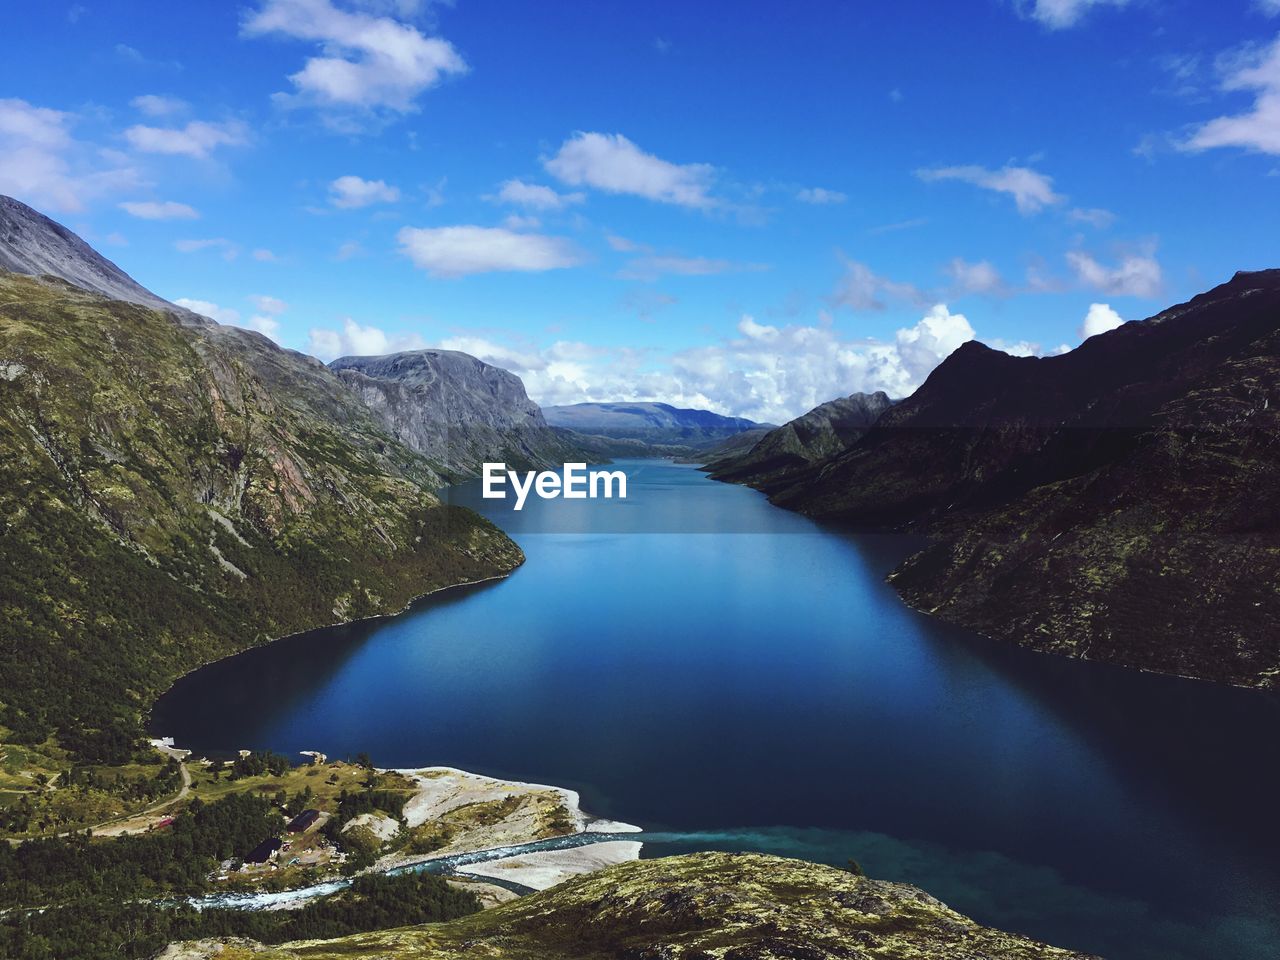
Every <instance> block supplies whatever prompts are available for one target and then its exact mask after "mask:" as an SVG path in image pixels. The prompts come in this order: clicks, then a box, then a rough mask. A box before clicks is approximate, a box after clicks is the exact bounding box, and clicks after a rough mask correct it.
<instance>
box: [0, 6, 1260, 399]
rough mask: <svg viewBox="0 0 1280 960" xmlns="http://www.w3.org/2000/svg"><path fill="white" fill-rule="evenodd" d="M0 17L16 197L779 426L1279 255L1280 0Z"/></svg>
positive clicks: (214, 309)
mask: <svg viewBox="0 0 1280 960" xmlns="http://www.w3.org/2000/svg"><path fill="white" fill-rule="evenodd" d="M6 6H9V7H10V8H11V9H10V12H9V13H8V14H7V16H6V21H7V23H9V24H10V25H11V26H14V25H16V29H15V30H14V32H13V33H11V37H10V42H9V43H7V44H6V55H5V57H4V59H3V60H0V193H4V194H9V195H11V196H15V197H17V198H18V199H20V200H23V201H25V202H27V203H29V204H31V205H32V206H34V207H36V208H37V209H39V210H41V211H42V212H44V213H46V214H48V215H49V216H52V217H53V218H54V219H56V220H58V221H60V222H62V223H65V224H66V225H67V226H69V227H70V228H71V229H73V230H75V231H76V232H77V233H79V234H81V235H82V236H84V237H85V238H86V239H87V240H88V241H89V242H90V243H92V244H93V245H94V246H95V247H97V248H98V249H99V250H100V251H102V252H103V253H104V254H105V255H106V256H107V257H109V258H110V259H112V260H114V261H115V262H116V263H118V264H119V265H120V266H121V267H123V268H124V269H125V270H126V271H127V272H128V273H130V274H131V275H132V276H133V277H135V278H136V279H137V280H138V281H139V282H141V283H142V284H143V285H144V286H146V287H148V288H150V289H152V290H154V291H155V292H157V293H158V294H160V295H161V296H164V297H166V298H168V299H171V300H174V301H176V302H180V303H182V304H184V305H186V306H190V307H191V308H192V309H195V310H197V311H198V312H201V313H205V314H207V315H209V316H211V317H213V318H214V319H217V320H220V321H222V322H226V323H234V324H238V325H241V326H245V327H250V328H253V329H256V330H259V331H260V332H262V333H264V334H266V335H268V336H270V337H272V338H273V339H274V340H276V341H277V342H279V343H280V344H282V345H284V346H286V347H290V348H293V349H297V350H302V351H305V352H307V353H311V354H314V355H316V356H318V357H320V358H321V359H324V360H330V359H333V358H335V357H337V356H341V355H346V354H382V353H388V352H393V351H396V350H403V349H417V348H422V347H428V346H431V347H444V348H451V349H459V350H465V351H467V352H469V353H473V354H475V355H477V356H479V357H481V358H482V359H485V360H488V361H490V362H492V363H496V364H498V365H499V366H503V367H505V368H507V369H510V370H512V371H514V372H516V373H517V374H519V375H520V376H521V377H522V378H523V379H524V381H525V384H526V386H527V388H528V390H529V393H530V395H531V396H532V397H533V398H534V399H535V400H537V401H539V402H540V403H543V404H544V405H546V404H555V403H573V402H580V401H585V400H636V399H652V400H663V401H667V402H670V403H674V404H677V405H682V406H694V407H702V408H706V409H711V410H715V411H717V412H720V413H725V414H733V415H739V416H747V417H751V418H752V419H756V420H765V421H772V422H781V421H783V420H785V419H788V418H789V417H793V416H796V415H798V414H800V413H803V412H804V411H805V410H807V409H809V408H811V407H812V406H814V405H816V404H818V403H821V402H823V401H826V400H829V399H832V398H833V397H836V396H842V395H845V394H848V393H851V392H854V391H858V390H865V391H871V390H881V389H882V390H885V391H887V392H888V393H889V394H890V395H891V396H894V397H902V396H906V395H908V394H909V393H910V392H911V391H912V390H914V389H915V388H916V387H918V386H919V384H920V383H921V382H922V381H923V380H924V378H925V377H926V376H927V375H928V373H929V371H930V370H931V369H932V368H933V367H934V366H936V365H937V363H939V362H940V361H941V360H942V359H943V358H945V357H946V355H947V354H949V353H950V352H951V351H952V350H954V349H955V348H956V347H957V346H959V344H960V343H962V342H964V341H965V340H968V339H971V338H975V337H976V338H977V339H980V340H982V341H983V342H985V343H987V344H989V345H992V346H995V347H998V348H1000V349H1005V350H1008V351H1010V352H1013V353H1019V354H1042V355H1043V354H1053V353H1056V352H1061V351H1064V350H1069V349H1071V348H1073V347H1074V346H1076V345H1078V344H1079V343H1080V342H1081V340H1082V339H1083V338H1084V337H1086V336H1089V335H1092V334H1095V333H1099V332H1102V331H1104V330H1106V329H1109V328H1110V327H1113V326H1115V325H1117V324H1119V323H1120V322H1122V321H1125V320H1134V319H1141V318H1144V317H1148V316H1151V315H1153V314H1155V313H1158V312H1159V311H1160V310H1162V309H1163V308H1165V307H1167V306H1169V305H1171V304H1174V303H1178V302H1181V301H1184V300H1186V299H1188V298H1190V297H1191V296H1193V295H1194V294H1196V293H1198V292H1200V291H1202V290H1205V289H1208V288H1209V287H1211V286H1213V285H1215V284H1217V283H1220V282H1223V281H1225V280H1227V279H1229V278H1230V276H1231V275H1232V274H1233V273H1234V272H1235V271H1236V270H1241V269H1260V268H1266V267H1280V230H1277V225H1278V224H1280V0H1239V2H1232V0H1218V2H1212V3H1210V2H1200V0H965V2H935V3H923V2H917V0H900V2H896V3H893V4H879V3H870V2H825V3H819V2H813V3H803V4H780V3H776V2H770V3H766V2H757V0H738V2H732V3H731V2H728V0H722V2H706V3H687V2H685V3H675V2H665V0H652V2H647V3H643V4H641V3H627V2H620V0H583V2H579V0H556V2H554V3H547V2H542V3H533V2H524V3H516V2H498V0H455V2H452V3H440V2H435V3H432V2H427V0H253V2H242V3H237V2H230V0H224V2H219V3H207V4H174V3H162V2H134V3H125V2H104V0H84V2H82V3H58V2H48V3H42V4H22V5H19V4H17V3H12V2H10V3H7V4H6ZM15 37H16V38H17V40H16V42H15V40H14V38H15Z"/></svg>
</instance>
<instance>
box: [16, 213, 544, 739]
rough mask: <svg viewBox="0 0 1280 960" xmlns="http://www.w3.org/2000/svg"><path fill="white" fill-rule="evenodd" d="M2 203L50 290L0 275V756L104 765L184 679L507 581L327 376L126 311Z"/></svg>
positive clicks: (55, 232)
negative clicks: (273, 643) (55, 745)
mask: <svg viewBox="0 0 1280 960" xmlns="http://www.w3.org/2000/svg"><path fill="white" fill-rule="evenodd" d="M14 203H15V202H13V201H10V202H7V203H5V204H4V205H3V206H2V207H0V236H4V237H6V238H9V240H7V241H6V243H7V244H9V245H8V246H6V248H5V251H6V252H5V256H6V258H7V259H6V262H7V263H10V264H13V263H22V264H25V265H27V266H28V267H30V268H31V269H37V268H38V269H42V270H46V271H47V270H53V269H56V270H58V271H59V272H60V273H61V274H63V275H64V277H63V278H61V279H60V278H58V277H56V276H41V277H32V276H23V275H20V274H17V273H12V272H0V518H2V519H0V598H3V600H2V601H0V602H2V603H3V610H4V616H3V617H0V691H2V694H0V726H3V728H4V730H3V731H0V736H3V738H4V739H5V740H6V741H10V742H12V741H14V740H17V741H21V742H25V743H40V742H41V741H43V740H44V739H45V738H46V737H47V736H48V735H50V734H51V733H52V734H56V735H57V737H58V740H59V742H60V743H61V745H62V746H63V747H65V748H68V749H70V750H71V751H72V752H73V753H75V754H77V755H79V756H80V757H82V758H86V759H101V760H113V761H119V760H121V759H123V758H125V757H127V756H128V755H129V754H130V752H131V750H132V741H133V738H134V737H136V736H137V734H138V733H139V732H140V727H139V717H140V715H141V713H142V712H143V711H145V710H146V708H147V706H148V705H149V703H150V702H151V700H152V699H153V698H154V697H155V696H156V695H158V694H159V693H160V692H161V691H162V690H163V689H164V688H165V687H166V686H167V685H168V684H169V683H170V682H171V681H172V680H173V679H174V678H175V677H176V676H178V675H179V674H181V673H183V672H186V671H187V670H190V669H192V668H194V667H196V666H198V665H200V664H201V663H204V662H207V661H209V660H211V659H214V658H217V657H221V656H225V655H226V654H229V653H232V652H235V651H237V650H240V649H243V648H244V647H247V646H251V645H253V644H255V643H259V642H263V641H265V640H267V639H270V638H273V637H278V636H281V635H283V634H287V633H293V632H296V631H300V630H305V629H309V628H312V627H318V626H323V625H326V624H330V623H334V622H337V621H344V620H350V619H354V618H357V617H366V616H370V615H373V614H379V613H390V612H394V611H397V610H399V609H401V608H402V607H403V606H404V605H405V604H406V603H407V602H408V601H409V600H410V599H412V598H413V597H416V596H419V595H421V594H423V593H426V592H428V591H430V590H432V589H435V588H438V587H443V586H447V585H450V584H455V583H460V582H464V581H473V580H477V579H481V578H485V577H492V576H497V575H500V574H503V573H505V572H507V571H509V570H511V569H512V568H514V567H515V566H517V565H518V564H519V563H520V562H522V559H523V557H522V554H521V553H520V550H519V548H518V547H516V546H515V544H513V543H512V542H511V541H510V540H508V539H507V538H506V537H505V536H504V535H503V534H502V533H501V532H500V531H498V530H497V529H496V528H494V527H493V526H492V525H490V524H489V523H488V522H487V521H485V520H483V519H481V518H480V517H478V516H476V515H474V514H472V513H470V512H468V511H466V510H462V509H460V508H451V507H447V506H444V505H442V504H441V503H440V501H439V500H438V498H437V497H436V496H435V495H434V494H433V493H432V492H431V488H432V486H434V485H435V484H437V483H438V480H439V478H438V476H437V473H436V471H435V469H434V468H433V465H432V464H431V463H430V462H429V461H427V460H426V459H424V458H423V457H421V456H420V455H418V454H417V453H415V452H414V451H413V450H411V449H409V448H408V447H407V446H405V445H404V444H402V443H401V442H399V441H398V440H397V439H396V438H394V437H392V436H391V435H390V434H388V432H387V431H386V429H385V428H384V427H383V425H382V424H381V423H380V422H379V420H378V419H377V418H375V416H374V415H373V413H372V412H371V411H370V410H369V409H368V408H367V407H365V406H364V404H363V403H361V402H360V399H359V398H358V397H357V396H356V395H355V394H354V393H353V392H352V391H351V390H350V389H349V388H348V386H347V384H346V383H345V382H344V381H343V380H342V379H340V378H339V376H338V375H337V374H336V373H334V372H333V371H331V370H329V369H328V368H327V367H326V366H325V365H324V364H322V363H320V362H319V361H318V360H315V359H313V358H311V357H306V356H304V355H302V354H299V353H295V352H293V351H289V350H284V349H281V348H280V347H278V346H276V345H275V344H274V343H272V342H271V341H270V340H268V339H267V338H266V337H263V336H261V335H260V334H256V333H252V332H250V331H246V330H240V329H237V328H233V327H222V326H220V325H218V324H215V323H213V322H212V321H207V320H199V321H192V319H191V318H192V317H194V315H193V314H192V315H184V314H182V313H180V312H177V311H176V310H174V309H171V308H169V307H168V306H167V305H165V303H164V301H163V300H160V298H158V297H154V295H150V294H146V291H145V290H144V291H142V294H139V293H137V290H141V289H142V288H140V287H138V285H137V284H136V283H135V282H134V281H133V280H131V279H130V278H129V277H127V276H126V275H124V274H123V273H121V272H119V270H118V268H116V267H114V266H112V265H111V264H109V263H107V261H105V260H102V259H101V258H100V257H97V255H96V254H92V251H90V254H92V255H89V254H84V251H85V250H88V248H87V246H85V245H84V244H83V242H82V241H80V240H79V238H76V237H75V236H74V235H73V234H70V233H69V232H68V231H65V230H64V229H63V228H61V227H58V226H57V225H56V224H53V222H52V221H49V220H47V219H45V218H43V217H40V216H39V215H38V214H35V213H34V211H30V210H29V208H25V207H20V206H19V207H15V205H14ZM15 210H16V211H17V213H16V214H15V213H14V211H15ZM13 238H17V240H14V239H13ZM14 243H19V244H26V245H28V247H29V249H27V248H26V247H19V248H15V247H14V246H13V244H14ZM104 264H105V266H104ZM108 268H110V269H109V271H108ZM103 271H107V272H105V273H104V272H103ZM110 271H114V272H113V273H112V272H110ZM86 276H88V277H96V278H97V279H96V280H95V283H96V284H97V285H98V286H107V287H113V288H115V289H116V290H122V291H123V292H125V293H129V294H130V296H131V299H130V300H122V299H109V298H107V297H106V296H103V295H101V294H99V293H97V292H94V291H90V290H86V289H81V288H79V287H77V286H75V285H74V283H73V282H72V281H74V280H75V279H76V278H83V277H86ZM143 294H146V296H145V297H144V296H143ZM139 300H142V301H144V302H141V303H140V302H138V301H139ZM156 302H158V303H159V304H160V305H161V307H159V308H155V307H153V304H154V303H156Z"/></svg>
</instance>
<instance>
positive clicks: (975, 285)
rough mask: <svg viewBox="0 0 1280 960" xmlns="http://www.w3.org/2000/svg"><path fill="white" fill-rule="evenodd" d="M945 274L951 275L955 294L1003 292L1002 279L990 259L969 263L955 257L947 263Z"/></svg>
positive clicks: (1003, 284)
mask: <svg viewBox="0 0 1280 960" xmlns="http://www.w3.org/2000/svg"><path fill="white" fill-rule="evenodd" d="M947 274H948V275H949V276H950V277H951V279H952V281H953V284H954V290H955V293H956V295H957V296H961V295H964V294H967V293H1003V292H1004V291H1005V283H1004V279H1003V278H1002V277H1001V276H1000V271H998V270H997V269H996V268H995V267H994V266H993V265H992V264H991V262H990V261H988V260H980V261H978V262H977V263H970V262H969V261H967V260H964V259H962V258H961V257H956V258H955V259H954V260H952V261H951V262H950V263H949V264H947Z"/></svg>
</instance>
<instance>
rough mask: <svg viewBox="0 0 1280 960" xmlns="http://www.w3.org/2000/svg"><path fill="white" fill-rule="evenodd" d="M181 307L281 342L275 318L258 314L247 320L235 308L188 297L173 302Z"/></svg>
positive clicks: (278, 324) (278, 325) (277, 322)
mask: <svg viewBox="0 0 1280 960" xmlns="http://www.w3.org/2000/svg"><path fill="white" fill-rule="evenodd" d="M173 302H174V303H176V304H177V305H178V306H180V307H186V308H187V309H188V310H190V311H192V312H193V313H198V314H200V315H201V316H203V317H208V318H209V319H210V320H216V321H217V322H218V323H222V324H226V325H227V326H231V327H242V328H243V329H245V330H256V331H257V332H258V333H261V334H264V335H265V336H268V337H270V338H271V339H272V340H275V341H276V342H277V343H278V342H279V337H278V335H277V334H278V333H279V330H280V323H279V321H277V320H276V319H275V317H270V316H266V315H262V314H256V315H254V316H251V317H249V318H248V319H247V320H246V319H243V318H242V317H241V316H240V311H239V310H236V309H234V308H233V307H222V306H219V305H218V304H216V303H212V302H210V301H209V300H191V299H188V298H187V297H179V298H178V299H176V300H174V301H173Z"/></svg>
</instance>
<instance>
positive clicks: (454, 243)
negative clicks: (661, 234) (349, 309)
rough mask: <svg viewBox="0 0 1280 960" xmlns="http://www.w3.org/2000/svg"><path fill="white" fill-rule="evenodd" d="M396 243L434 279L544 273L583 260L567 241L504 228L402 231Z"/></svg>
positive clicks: (409, 229) (469, 227) (465, 226)
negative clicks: (475, 275)
mask: <svg viewBox="0 0 1280 960" xmlns="http://www.w3.org/2000/svg"><path fill="white" fill-rule="evenodd" d="M396 239H397V240H398V241H399V242H400V250H401V252H402V253H404V254H405V256H407V257H408V258H409V259H410V260H412V261H413V263H414V265H415V266H417V267H420V268H421V269H423V270H426V271H427V273H429V274H430V275H431V276H433V277H463V276H467V275H468V274H473V273H491V272H494V271H522V272H541V271H543V270H555V269H558V268H561V267H573V266H577V265H578V264H579V263H581V262H582V258H581V256H580V255H579V254H578V253H577V251H576V250H575V249H574V248H573V245H572V244H570V243H569V241H568V240H565V239H564V238H563V237H550V236H545V235H543V234H537V233H516V232H515V231H513V230H508V229H506V228H504V227H477V226H470V225H464V226H455V227H402V228H401V230H400V232H399V233H397V234H396Z"/></svg>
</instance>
